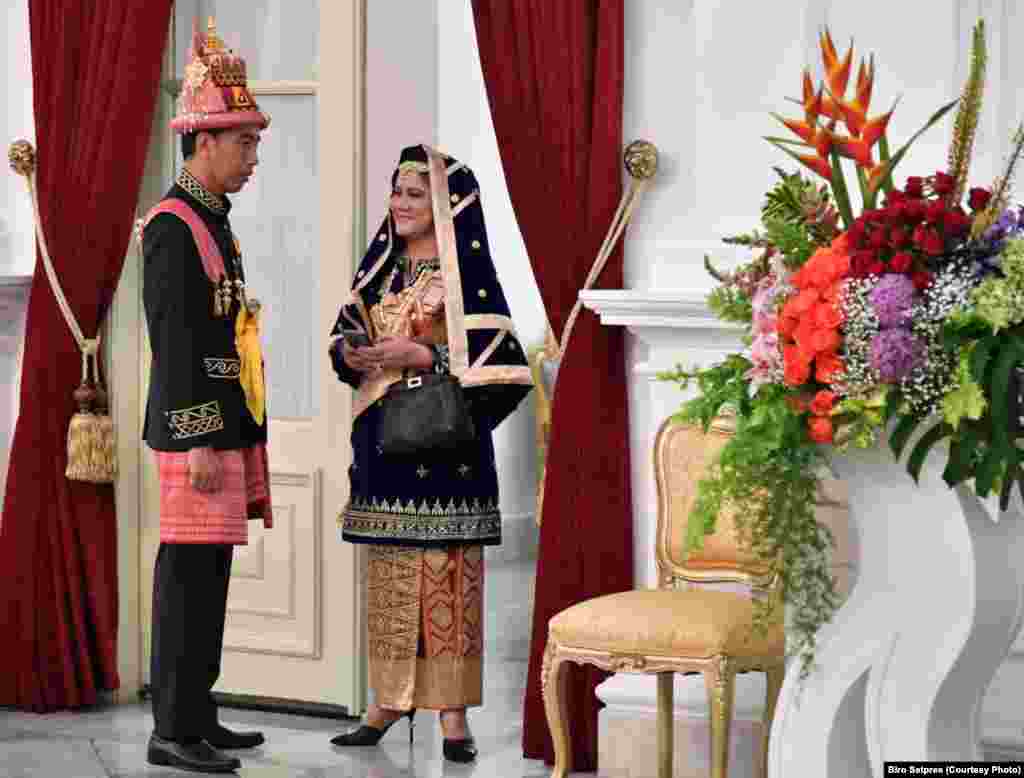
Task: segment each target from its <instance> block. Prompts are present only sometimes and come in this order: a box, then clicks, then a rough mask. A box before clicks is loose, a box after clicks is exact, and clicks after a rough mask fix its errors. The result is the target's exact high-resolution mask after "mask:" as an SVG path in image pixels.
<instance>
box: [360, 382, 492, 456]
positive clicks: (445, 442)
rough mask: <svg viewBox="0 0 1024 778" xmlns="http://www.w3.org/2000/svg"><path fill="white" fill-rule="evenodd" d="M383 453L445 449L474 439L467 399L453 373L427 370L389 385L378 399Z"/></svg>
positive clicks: (407, 452) (410, 452) (412, 452)
mask: <svg viewBox="0 0 1024 778" xmlns="http://www.w3.org/2000/svg"><path fill="white" fill-rule="evenodd" d="M381 402H382V406H381V421H380V447H381V450H382V451H383V453H385V454H416V453H419V452H422V451H431V450H433V451H437V450H448V449H453V448H455V447H457V446H460V445H462V444H464V443H469V442H471V441H472V440H474V439H475V438H476V428H475V426H474V424H473V417H472V416H471V415H470V411H469V402H468V401H467V400H466V396H465V394H464V393H463V391H462V384H460V383H459V379H458V378H456V377H455V376H453V375H441V374H438V373H427V374H425V375H419V376H413V377H411V378H403V379H402V380H401V381H398V382H397V383H394V384H392V385H391V386H390V387H389V388H388V390H387V392H386V393H385V395H384V397H383V398H382V400H381Z"/></svg>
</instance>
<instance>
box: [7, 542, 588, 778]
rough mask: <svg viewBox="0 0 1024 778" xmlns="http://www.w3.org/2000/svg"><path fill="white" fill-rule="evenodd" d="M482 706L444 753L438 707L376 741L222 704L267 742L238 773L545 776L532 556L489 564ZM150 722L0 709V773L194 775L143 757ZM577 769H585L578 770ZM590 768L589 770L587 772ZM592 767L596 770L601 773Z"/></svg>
mask: <svg viewBox="0 0 1024 778" xmlns="http://www.w3.org/2000/svg"><path fill="white" fill-rule="evenodd" d="M487 572H488V579H487V585H486V597H487V606H488V607H487V610H488V613H487V621H486V641H487V650H486V660H485V661H486V662H487V667H486V671H485V685H486V688H485V697H484V706H483V707H482V708H478V709H474V710H473V711H471V712H470V726H471V728H472V730H473V734H474V735H475V737H476V739H477V745H478V747H479V749H480V756H479V757H478V760H477V762H476V763H475V764H473V765H458V764H451V763H448V762H445V761H444V759H443V757H442V755H441V731H440V727H439V725H438V722H437V716H436V714H429V715H422V714H421V716H419V717H417V722H416V727H415V730H414V735H415V737H414V743H413V745H412V746H410V745H409V741H408V736H407V733H408V729H407V725H406V723H405V722H399V723H398V724H397V725H395V727H394V729H393V730H392V731H391V732H389V733H388V735H387V736H386V737H385V738H384V739H383V740H382V741H381V744H380V745H379V746H378V747H375V748H368V749H341V748H336V747H334V746H331V745H330V743H329V742H328V741H329V740H330V738H331V737H332V736H333V735H335V734H337V733H338V732H340V731H344V730H346V729H349V728H351V727H354V726H355V725H356V723H357V722H356V721H355V720H352V721H351V722H347V723H346V722H344V721H338V720H331V719H323V718H310V717H304V716H293V715H287V714H280V713H265V712H256V711H248V710H238V709H227V708H222V709H221V720H222V722H223V723H224V724H226V725H227V726H229V727H233V728H237V729H250V728H258V729H261V730H263V731H264V733H265V734H266V737H267V742H266V744H265V745H264V746H262V747H260V748H255V749H251V750H249V751H238V752H234V753H236V754H237V755H238V756H239V757H240V758H241V760H242V768H241V769H240V770H238V771H237V775H239V776H241V777H242V778H413V777H415V778H436V777H437V776H451V777H452V778H461V777H462V776H474V777H475V778H492V776H493V777H495V778H546V776H548V775H550V768H548V767H545V766H544V764H543V762H539V761H532V760H524V759H523V758H522V752H521V749H520V741H521V737H522V721H521V713H520V712H521V706H522V695H523V687H524V684H525V679H526V659H527V647H528V635H529V627H530V614H531V608H532V605H531V603H532V581H533V563H532V562H523V561H519V562H503V563H500V564H491V565H490V566H489V567H488V570H487ZM152 726H153V717H152V715H151V713H150V710H149V708H148V706H145V705H143V704H125V705H119V706H110V707H105V708H98V709H95V710H90V711H87V712H80V713H59V714H51V715H46V716H40V715H34V714H27V713H20V712H15V711H11V710H9V709H6V710H5V709H0V778H115V777H116V778H136V777H139V778H141V776H146V777H147V778H157V777H158V776H163V777H166V778H171V777H172V776H186V775H195V773H187V772H183V771H180V770H174V769H171V768H166V767H153V766H151V765H149V764H147V762H146V742H147V740H148V738H149V735H150V732H151V730H152ZM580 775H583V773H580ZM588 775H590V776H593V775H594V773H589V774H588ZM599 775H600V774H599Z"/></svg>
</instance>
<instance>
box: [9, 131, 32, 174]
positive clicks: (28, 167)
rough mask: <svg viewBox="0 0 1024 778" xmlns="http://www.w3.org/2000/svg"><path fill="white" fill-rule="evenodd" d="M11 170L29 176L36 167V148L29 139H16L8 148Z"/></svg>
mask: <svg viewBox="0 0 1024 778" xmlns="http://www.w3.org/2000/svg"><path fill="white" fill-rule="evenodd" d="M7 161H8V162H9V163H10V165H11V170H13V171H14V172H15V173H17V174H18V175H19V176H25V177H26V178H28V177H29V176H30V175H32V173H33V172H34V171H35V169H36V150H35V149H34V148H32V144H31V143H29V142H28V141H27V140H16V141H14V143H12V144H11V147H10V148H9V149H8V150H7Z"/></svg>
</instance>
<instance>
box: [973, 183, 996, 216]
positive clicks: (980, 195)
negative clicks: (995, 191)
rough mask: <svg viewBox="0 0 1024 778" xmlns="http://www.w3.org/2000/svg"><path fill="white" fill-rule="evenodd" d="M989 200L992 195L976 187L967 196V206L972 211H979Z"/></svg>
mask: <svg viewBox="0 0 1024 778" xmlns="http://www.w3.org/2000/svg"><path fill="white" fill-rule="evenodd" d="M991 199H992V193H991V192H990V191H988V190H987V189H982V188H981V187H980V186H976V187H974V188H973V189H972V190H971V191H970V192H968V194H967V205H968V206H969V207H970V209H971V210H972V211H980V210H981V209H982V208H984V207H985V206H986V205H988V201H989V200H991Z"/></svg>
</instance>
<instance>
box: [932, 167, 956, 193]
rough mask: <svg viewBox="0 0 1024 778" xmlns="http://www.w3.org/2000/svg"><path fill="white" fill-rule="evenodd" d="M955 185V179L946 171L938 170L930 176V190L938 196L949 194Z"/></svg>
mask: <svg viewBox="0 0 1024 778" xmlns="http://www.w3.org/2000/svg"><path fill="white" fill-rule="evenodd" d="M955 186H956V181H954V180H953V176H951V175H949V174H948V173H942V172H939V173H936V174H935V175H934V176H932V191H933V192H935V194H937V195H938V196H939V197H945V196H946V195H948V194H950V193H951V192H952V191H953V187H955Z"/></svg>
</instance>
